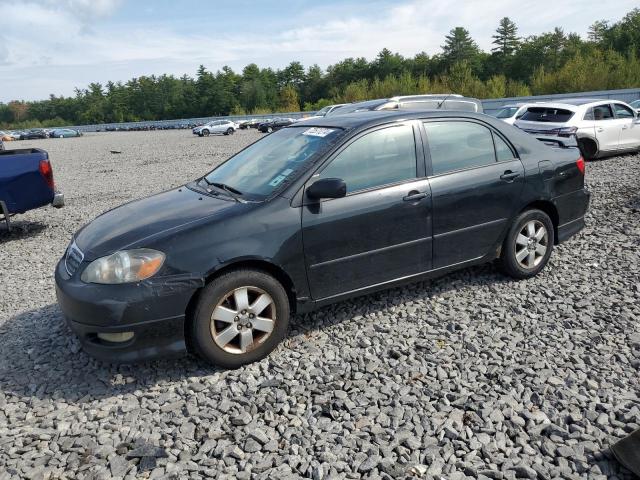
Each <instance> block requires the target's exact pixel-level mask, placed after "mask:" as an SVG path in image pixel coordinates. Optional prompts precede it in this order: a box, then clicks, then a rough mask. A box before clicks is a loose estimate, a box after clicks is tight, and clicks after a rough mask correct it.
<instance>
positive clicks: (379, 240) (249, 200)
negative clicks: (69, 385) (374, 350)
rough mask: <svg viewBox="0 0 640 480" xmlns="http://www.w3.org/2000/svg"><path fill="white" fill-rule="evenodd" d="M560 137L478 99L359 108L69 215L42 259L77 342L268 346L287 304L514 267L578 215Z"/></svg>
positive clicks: (105, 350) (260, 352) (579, 203)
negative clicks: (77, 219)
mask: <svg viewBox="0 0 640 480" xmlns="http://www.w3.org/2000/svg"><path fill="white" fill-rule="evenodd" d="M584 168H585V166H584V161H583V159H582V158H581V157H580V154H579V151H578V150H577V149H575V148H552V147H550V146H548V145H546V144H544V143H541V142H539V141H537V140H536V139H535V138H534V137H532V136H530V135H528V134H526V133H524V132H522V131H520V130H518V129H517V128H514V127H512V126H510V125H507V124H505V123H504V122H501V121H500V120H497V119H494V118H493V117H489V116H486V115H480V114H473V113H462V112H445V111H432V112H421V113H408V112H364V113H357V114H351V115H341V116H335V117H329V118H324V119H318V120H313V123H312V124H309V122H305V123H301V124H294V125H293V126H291V127H288V128H284V129H282V130H280V131H278V132H276V133H274V134H272V135H268V136H266V137H264V138H263V139H262V140H260V141H258V142H256V143H254V144H252V145H250V146H248V147H247V148H245V149H244V150H242V151H240V152H239V153H237V154H236V155H234V156H233V157H231V158H230V159H229V160H227V161H226V162H225V163H223V164H221V165H219V166H218V167H216V168H215V169H214V170H213V171H212V172H210V173H208V174H207V175H205V176H204V177H202V178H199V179H197V180H195V181H193V182H191V183H188V184H186V185H184V186H182V187H179V188H174V189H172V190H169V191H166V192H163V193H160V194H157V195H154V196H151V197H148V198H144V199H142V200H138V201H134V202H131V203H127V204H125V205H123V206H121V207H119V208H116V209H114V210H111V211H109V212H107V213H104V214H103V215H101V216H100V217H98V218H96V219H95V220H94V221H93V222H91V223H89V224H88V225H86V226H85V227H83V228H82V229H81V230H80V231H78V232H77V233H76V234H75V235H74V237H73V239H72V241H71V244H70V245H69V247H68V249H67V251H66V253H65V255H64V257H63V258H62V259H61V260H60V262H59V263H58V265H57V268H56V271H55V279H56V285H57V296H58V302H59V304H60V307H61V309H62V311H63V312H64V314H65V316H66V318H67V321H68V323H69V325H70V327H71V329H72V330H73V331H74V332H76V334H77V335H78V336H79V337H80V340H81V342H82V344H83V346H84V348H85V350H87V351H88V352H90V353H91V354H93V355H95V356H97V357H99V358H102V359H106V360H109V361H133V360H138V359H142V358H149V357H157V356H163V355H167V354H172V353H176V352H180V351H183V350H185V348H188V349H190V350H191V351H193V352H196V353H198V354H199V355H201V356H202V357H204V358H206V359H208V360H209V361H211V362H213V363H216V364H218V365H221V366H224V367H229V368H233V367H238V366H240V365H242V364H245V363H248V362H253V361H256V360H258V359H260V358H263V357H264V356H266V355H267V354H268V353H269V352H270V351H271V350H273V349H274V348H275V347H276V345H277V344H278V343H279V342H280V341H281V340H282V339H283V338H284V337H285V335H286V332H287V325H288V322H289V318H290V316H291V315H292V314H294V313H303V312H309V311H311V310H313V309H314V308H317V307H320V306H322V305H326V304H329V303H332V302H337V301H339V300H342V299H346V298H349V297H353V296H356V295H362V294H365V293H368V292H372V291H375V290H378V289H383V288H388V287H391V286H395V285H398V284H402V283H405V282H411V281H416V280H420V279H424V278H428V277H433V276H437V275H442V274H443V273H445V272H448V271H451V270H455V269H459V268H463V267H467V266H470V265H476V264H480V263H483V262H490V261H493V260H496V259H497V260H498V262H499V264H500V266H501V267H502V269H503V270H504V272H506V273H507V274H508V275H510V276H511V277H513V278H516V279H525V278H529V277H532V276H534V275H536V274H537V273H539V272H540V271H541V270H542V269H543V268H544V267H545V265H546V264H547V262H548V260H549V257H550V256H551V252H552V250H553V247H554V245H556V244H558V243H559V242H563V241H565V240H567V239H568V238H569V237H571V236H572V235H574V234H575V233H577V232H578V231H580V230H581V229H582V227H583V226H584V215H585V213H586V211H587V206H588V201H589V192H588V191H587V190H586V189H585V187H584Z"/></svg>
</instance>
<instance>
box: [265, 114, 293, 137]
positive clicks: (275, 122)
mask: <svg viewBox="0 0 640 480" xmlns="http://www.w3.org/2000/svg"><path fill="white" fill-rule="evenodd" d="M292 123H294V120H293V119H292V118H273V119H271V120H269V121H266V122H262V123H260V124H259V125H258V131H259V132H262V133H271V132H275V131H276V130H279V129H281V128H282V127H288V126H289V125H291V124H292Z"/></svg>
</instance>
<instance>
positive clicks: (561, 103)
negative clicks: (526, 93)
mask: <svg viewBox="0 0 640 480" xmlns="http://www.w3.org/2000/svg"><path fill="white" fill-rule="evenodd" d="M619 101H620V100H614V99H611V98H560V99H558V100H554V101H553V102H536V103H535V104H532V105H530V106H531V107H543V108H564V109H567V110H571V111H575V110H577V108H576V107H582V106H584V105H601V104H605V103H611V102H619Z"/></svg>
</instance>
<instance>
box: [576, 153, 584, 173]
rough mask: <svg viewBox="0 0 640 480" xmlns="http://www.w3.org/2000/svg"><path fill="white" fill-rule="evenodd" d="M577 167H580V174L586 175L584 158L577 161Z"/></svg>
mask: <svg viewBox="0 0 640 480" xmlns="http://www.w3.org/2000/svg"><path fill="white" fill-rule="evenodd" d="M576 166H577V167H578V170H580V173H581V174H582V175H584V158H582V157H580V158H578V160H576Z"/></svg>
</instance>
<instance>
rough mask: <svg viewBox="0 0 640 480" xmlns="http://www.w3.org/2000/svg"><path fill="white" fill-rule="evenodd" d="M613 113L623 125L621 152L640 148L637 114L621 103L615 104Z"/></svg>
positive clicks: (639, 127) (619, 143)
mask: <svg viewBox="0 0 640 480" xmlns="http://www.w3.org/2000/svg"><path fill="white" fill-rule="evenodd" d="M613 111H614V113H615V115H616V119H617V120H618V121H619V122H620V124H621V126H620V138H619V140H618V148H619V149H620V150H631V149H634V148H638V146H640V124H638V123H636V114H635V112H634V111H633V110H631V108H630V107H627V106H626V105H623V104H621V103H614V104H613Z"/></svg>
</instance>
